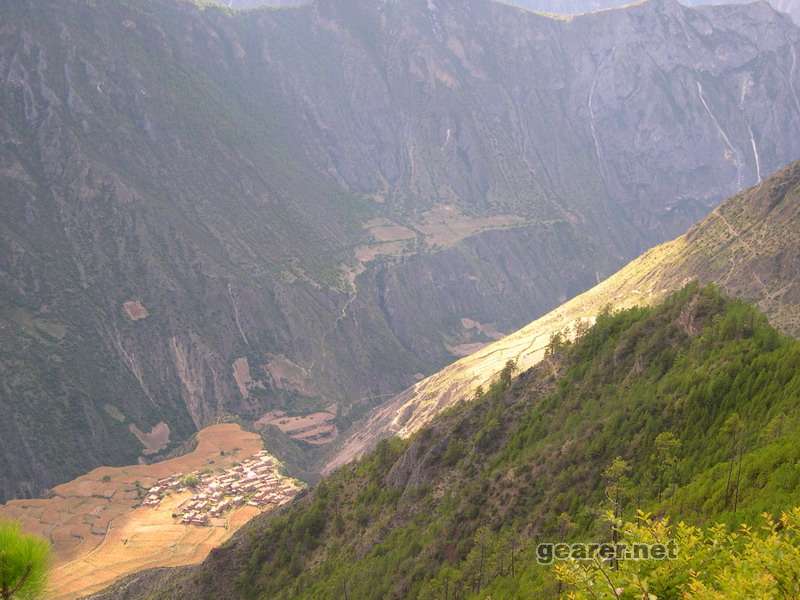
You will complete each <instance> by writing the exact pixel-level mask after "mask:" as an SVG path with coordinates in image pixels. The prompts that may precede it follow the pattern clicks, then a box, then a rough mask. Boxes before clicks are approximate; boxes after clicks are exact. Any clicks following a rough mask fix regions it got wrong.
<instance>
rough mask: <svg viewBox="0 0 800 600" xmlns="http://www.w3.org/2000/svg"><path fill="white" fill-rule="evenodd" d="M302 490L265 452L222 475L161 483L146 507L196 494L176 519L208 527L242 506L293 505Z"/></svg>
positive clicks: (185, 476)
mask: <svg viewBox="0 0 800 600" xmlns="http://www.w3.org/2000/svg"><path fill="white" fill-rule="evenodd" d="M301 489H302V484H301V483H300V482H299V481H297V480H295V479H292V478H289V477H286V476H285V475H282V474H281V472H280V464H279V463H278V461H277V460H276V459H275V458H274V457H272V456H271V455H270V454H269V453H268V452H265V451H262V452H259V453H258V454H256V455H255V456H253V457H252V458H250V459H247V460H245V461H243V462H241V463H239V464H237V465H235V466H233V467H231V468H229V469H225V470H222V471H218V472H205V471H195V472H192V473H188V474H178V475H173V476H171V477H166V478H164V479H160V480H158V481H157V482H156V484H155V485H154V486H153V487H151V488H150V489H149V490H148V491H147V495H146V496H145V498H144V500H143V501H142V505H143V506H150V507H157V506H158V505H159V504H161V502H162V501H163V499H164V498H165V497H166V496H168V495H171V494H173V493H176V494H182V493H186V492H192V496H191V497H190V498H188V499H187V500H186V501H184V502H183V503H182V504H181V505H180V506H178V508H177V509H176V510H175V512H173V514H172V517H173V518H174V519H178V520H179V521H180V522H181V523H183V524H185V525H196V526H208V525H210V524H212V523H211V520H212V519H218V518H221V517H222V516H224V515H225V514H226V513H228V512H229V511H231V510H233V509H235V508H238V507H240V506H252V507H255V508H258V509H260V510H273V509H275V508H278V507H279V506H282V505H284V504H286V503H287V502H289V501H291V500H292V498H294V497H295V496H296V495H297V493H298V492H299V491H300V490H301Z"/></svg>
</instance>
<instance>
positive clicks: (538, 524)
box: [100, 285, 800, 600]
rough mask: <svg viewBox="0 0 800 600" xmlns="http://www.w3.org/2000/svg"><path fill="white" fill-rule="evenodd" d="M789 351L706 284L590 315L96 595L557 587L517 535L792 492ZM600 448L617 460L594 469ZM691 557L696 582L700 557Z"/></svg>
mask: <svg viewBox="0 0 800 600" xmlns="http://www.w3.org/2000/svg"><path fill="white" fill-rule="evenodd" d="M798 365H800V342H798V341H796V340H794V339H792V338H788V337H784V336H781V335H780V334H778V333H777V332H776V331H775V330H774V329H772V328H771V327H770V326H769V325H768V324H767V321H766V318H764V317H763V316H762V315H760V314H759V313H758V312H757V311H756V310H755V309H753V308H752V307H750V306H749V305H746V304H744V303H742V302H739V301H728V300H725V299H724V297H722V296H721V295H720V294H719V292H718V291H717V290H716V289H714V288H705V289H701V288H699V287H698V286H697V285H691V286H689V287H688V288H686V289H684V290H682V291H681V292H680V293H678V294H676V295H674V296H672V297H670V298H668V299H667V300H666V301H665V302H664V303H663V304H661V305H659V306H656V307H654V308H637V309H629V310H627V311H623V312H620V313H616V314H613V315H612V314H609V313H605V314H603V315H601V316H600V317H599V318H598V321H597V323H596V325H595V326H594V327H593V328H592V329H591V330H589V331H587V332H585V333H584V334H583V335H582V336H581V338H580V339H579V340H578V341H577V342H576V343H575V344H563V343H562V344H558V345H554V346H552V347H551V352H550V354H549V356H548V358H547V360H546V361H544V362H543V363H541V364H540V365H539V366H537V367H536V368H534V369H531V370H530V371H527V372H526V373H524V374H522V375H521V376H520V377H519V378H518V379H517V380H516V381H514V380H512V377H511V372H510V371H506V373H505V374H504V377H503V378H501V379H500V380H499V381H498V382H497V383H496V384H495V385H493V386H492V388H490V389H488V390H487V391H486V393H485V394H483V395H481V396H479V397H477V398H476V399H475V400H474V401H473V402H470V403H466V404H464V405H461V406H460V407H459V408H458V409H455V410H451V411H448V412H447V413H445V414H443V415H442V416H441V417H440V418H439V419H437V420H435V421H434V422H433V423H432V424H431V426H430V427H429V428H426V429H423V430H422V431H420V433H419V434H418V435H416V436H414V437H413V438H412V439H411V440H406V441H401V440H399V439H397V438H395V439H394V440H392V441H387V442H384V443H383V444H382V445H381V446H380V447H379V448H378V449H377V450H376V451H374V452H373V453H371V454H370V455H369V456H368V457H367V458H366V459H365V460H363V461H362V462H360V463H357V464H355V465H350V466H347V467H344V468H343V469H341V470H340V471H338V472H337V473H335V474H334V475H333V476H332V477H331V478H329V479H328V480H326V481H325V482H323V483H322V484H320V485H319V486H318V487H317V488H316V489H315V490H314V491H313V492H312V493H310V494H309V495H308V496H306V497H304V498H303V499H301V500H299V501H297V502H296V503H295V504H294V505H293V506H292V507H291V508H290V509H289V510H287V511H286V512H285V513H284V514H281V515H275V516H273V517H270V518H266V519H260V520H259V521H256V522H254V523H253V524H252V526H251V527H249V528H248V530H246V531H244V532H243V535H240V536H238V537H237V538H236V539H235V540H234V542H233V543H231V544H229V545H227V546H226V547H224V548H221V549H220V550H218V551H216V552H214V553H213V554H212V556H211V557H210V558H209V559H208V560H207V562H206V563H204V564H203V565H202V566H201V567H198V568H194V569H187V570H183V571H179V572H173V571H168V572H166V573H164V572H155V573H146V574H143V575H141V576H139V577H136V578H133V579H130V580H128V581H126V582H124V584H122V585H120V586H118V587H116V588H115V589H113V590H110V591H109V592H108V593H106V594H104V595H102V596H100V597H101V598H104V599H110V598H152V599H155V598H171V599H181V598H231V599H234V598H270V599H275V600H277V599H282V598H314V599H322V598H337V599H338V598H344V597H351V598H359V599H365V600H366V599H370V598H375V599H378V598H381V599H384V598H409V599H410V598H431V599H432V598H442V597H444V596H447V597H455V598H487V599H488V598H551V597H558V593H557V592H558V590H559V587H558V586H557V584H556V583H555V582H554V580H553V574H552V571H550V570H549V569H548V568H546V567H542V566H541V565H537V563H536V560H535V558H534V555H533V552H532V550H533V547H534V545H535V544H536V543H537V542H540V541H559V540H563V539H565V538H573V539H579V540H582V541H587V540H598V541H602V540H605V539H608V536H609V531H608V529H607V524H606V523H605V522H604V520H603V519H600V518H598V513H599V512H600V511H602V510H604V509H605V508H610V507H611V506H612V504H611V503H610V502H609V497H610V498H612V499H613V506H614V508H615V510H616V512H617V514H621V515H623V516H624V515H633V513H634V511H635V509H636V508H642V509H646V510H651V511H657V513H658V514H659V515H669V516H671V517H673V518H675V519H677V518H680V519H686V520H688V521H690V522H694V523H699V524H703V523H706V522H711V521H712V520H713V521H722V522H726V523H729V524H734V523H738V522H741V521H751V520H752V519H755V518H756V517H757V515H758V514H760V513H761V512H762V511H768V512H770V513H773V514H774V513H775V512H777V511H781V510H784V509H787V508H790V507H792V506H793V504H792V503H796V502H797V492H798V491H800V475H799V474H798V470H797V466H796V461H797V459H798V456H800V454H798V453H799V452H800V449H798V447H797V444H796V443H795V436H796V435H797V434H798V431H799V430H798V427H800V421H798V418H797V403H798V391H800V371H798V369H797V367H798ZM665 440H668V441H669V443H666V442H665ZM617 457H619V458H617ZM739 457H741V458H739ZM621 461H625V462H621ZM734 463H735V465H734ZM611 464H615V465H618V467H616V468H617V472H619V473H622V474H624V477H621V476H620V475H614V474H613V472H609V471H606V475H604V474H603V473H604V471H605V470H606V467H607V466H609V465H611ZM665 466H666V467H667V468H663V467H665ZM734 466H735V467H736V468H735V471H736V472H738V473H739V475H738V476H736V477H735V478H734V479H732V478H731V477H730V476H729V475H728V474H729V472H731V471H732V470H734V469H733V467H734ZM610 485H614V486H617V489H618V490H619V491H618V492H614V493H613V494H610V493H609V492H608V489H609V486H610ZM796 543H797V541H796V540H795V544H796ZM678 551H679V553H680V552H681V551H683V552H686V551H687V549H686V548H684V549H680V548H679V549H678ZM512 556H515V557H516V558H512ZM679 558H680V561H681V562H679V563H678V565H679V566H678V567H676V571H677V573H676V577H675V579H673V580H672V581H670V582H666V586H665V589H657V588H653V589H652V590H651V591H652V592H653V593H654V594H656V595H657V597H658V598H677V597H684V596H681V595H679V594H678V591H679V586H686V585H687V580H688V578H689V574H688V572H686V570H685V569H684V567H683V566H682V565H685V564H690V561H691V559H692V557H691V556H687V555H681V554H679ZM783 560H784V561H785V562H787V563H791V561H793V560H795V559H794V558H793V557H792V556H785V557H783ZM503 565H505V566H503ZM509 565H514V566H512V567H511V568H509ZM793 566H794V568H795V569H796V568H797V567H798V566H799V565H798V564H797V562H796V560H795V562H794V563H793ZM698 568H699V569H700V570H701V571H700V573H699V574H698V577H699V578H700V579H701V580H703V581H705V583H706V585H709V586H711V588H712V589H713V588H714V587H715V586H716V585H717V584H718V582H717V581H715V580H714V579H713V577H711V576H710V575H708V574H707V573H703V571H704V570H707V569H708V565H707V564H701V565H699V566H698ZM762 585H763V586H764V587H763V588H762V589H764V590H766V589H767V582H766V581H764V582H762ZM445 589H449V592H446V591H445ZM560 591H562V592H565V593H566V592H569V591H571V589H570V588H565V587H561V588H560ZM628 595H630V597H640V596H639V595H633V594H630V592H629V594H628ZM628 595H626V596H622V595H621V594H620V595H619V596H617V597H628ZM595 597H597V598H606V597H613V595H612V596H609V595H608V594H606V593H603V590H602V589H601V590H598V591H597V593H596V595H595ZM686 597H689V598H694V597H726V596H722V595H720V596H702V595H699V596H692V595H689V596H686ZM736 597H737V598H738V597H742V598H745V597H748V596H746V595H743V596H736Z"/></svg>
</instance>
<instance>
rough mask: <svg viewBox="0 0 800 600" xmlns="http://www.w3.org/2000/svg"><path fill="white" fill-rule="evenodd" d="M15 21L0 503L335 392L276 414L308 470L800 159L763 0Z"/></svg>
mask: <svg viewBox="0 0 800 600" xmlns="http://www.w3.org/2000/svg"><path fill="white" fill-rule="evenodd" d="M0 22H1V23H2V25H0V106H2V110H1V111H0V140H1V141H2V144H0V189H1V190H2V192H0V206H1V207H2V211H3V214H4V216H5V218H4V219H3V220H2V222H1V223H0V298H1V299H2V300H1V302H2V305H0V336H1V337H2V344H0V374H2V377H0V381H2V384H1V386H0V407H2V410H3V412H4V414H9V415H11V418H9V419H4V420H3V421H2V423H0V499H3V498H9V497H13V496H26V495H36V494H38V493H40V492H42V491H43V490H44V489H45V488H47V487H48V486H50V485H52V484H53V483H55V482H58V481H63V480H65V479H69V478H71V477H74V476H76V475H77V474H79V473H82V472H85V471H86V470H88V469H89V468H91V467H93V466H96V465H98V464H100V463H106V464H107V463H112V464H121V463H130V462H135V461H136V460H138V459H139V458H140V457H141V455H142V453H143V451H145V450H146V448H147V447H148V446H151V445H153V442H152V439H153V438H151V437H148V436H147V435H144V434H146V433H148V432H150V431H151V429H152V428H153V427H155V426H156V425H158V424H159V423H164V424H166V425H167V426H168V428H169V432H170V436H169V445H168V446H167V448H166V449H165V450H164V451H169V449H170V448H171V447H174V446H175V445H176V444H177V443H179V442H181V441H183V440H185V439H186V438H188V437H189V436H190V435H191V433H193V432H194V431H195V430H196V429H198V428H200V427H203V426H205V425H207V424H209V423H213V422H216V421H217V420H219V419H224V418H231V417H236V418H241V419H243V420H245V421H247V422H252V421H254V420H256V419H259V418H260V417H262V416H263V415H264V414H265V413H266V412H267V411H270V410H274V409H283V410H287V411H289V412H290V413H292V414H309V413H315V414H318V415H323V420H326V425H325V427H324V428H322V429H320V431H319V432H318V436H317V437H316V438H312V439H310V440H308V441H305V442H297V441H295V440H291V439H288V438H286V437H285V436H282V435H281V434H280V433H279V432H277V431H275V430H270V432H269V437H270V439H271V440H272V441H273V442H274V443H279V444H280V445H281V447H282V448H283V449H284V451H285V452H287V453H289V452H293V453H294V455H295V456H298V457H301V458H302V460H307V461H308V465H310V466H313V465H311V462H313V461H317V460H318V459H320V458H322V457H323V456H322V455H324V454H325V453H327V452H328V451H329V448H331V447H333V446H332V444H331V443H332V441H333V440H335V439H336V438H337V432H343V431H347V430H348V429H349V428H350V427H351V425H352V423H353V422H355V421H356V420H358V419H359V418H360V417H362V416H363V415H364V414H366V413H367V412H368V411H369V410H370V409H371V408H372V407H374V406H375V405H377V404H379V403H380V402H381V401H383V400H385V399H387V398H390V397H392V396H393V395H394V394H396V393H398V392H399V391H401V390H403V389H405V388H407V387H408V386H409V385H410V384H412V383H413V382H415V381H417V380H418V379H420V378H422V377H423V376H425V375H428V374H430V373H432V372H434V371H436V370H437V369H439V368H441V367H443V366H445V365H446V364H449V363H450V362H452V361H453V360H454V359H456V358H458V357H459V356H461V355H463V354H465V353H467V352H469V351H470V350H471V349H473V348H474V347H475V345H476V344H482V343H486V342H489V341H492V340H493V339H495V338H496V337H498V336H500V335H502V334H503V333H506V332H509V331H513V330H514V329H516V328H518V327H520V326H522V325H523V324H525V323H527V322H529V321H530V320H531V319H532V318H535V317H536V316H538V315H541V314H543V313H544V312H546V311H547V310H549V309H551V308H553V307H554V306H556V305H558V304H560V303H561V302H563V301H565V300H566V299H568V298H570V297H572V296H574V295H576V294H577V293H579V292H581V291H583V290H585V289H586V288H588V287H590V286H591V285H593V284H595V283H596V282H597V281H598V280H600V279H602V278H604V277H605V276H607V275H609V274H611V273H612V272H614V270H616V269H617V268H618V267H619V266H621V265H622V264H624V263H625V262H626V261H628V260H630V259H631V258H633V257H635V256H636V255H638V254H639V253H640V252H641V251H642V250H643V249H645V248H647V247H649V246H651V245H653V244H655V243H657V242H660V241H663V240H665V239H668V238H670V237H673V236H674V235H677V234H679V233H681V232H683V231H684V230H685V229H686V228H687V227H688V226H689V225H690V224H692V223H694V222H695V221H696V220H697V219H699V218H701V217H702V216H703V215H705V214H706V213H707V212H708V211H709V210H710V209H711V208H712V207H713V206H715V204H716V203H717V202H718V201H719V200H720V199H721V198H723V197H725V196H727V195H730V194H732V193H734V192H736V191H737V190H739V189H741V188H742V187H744V186H747V185H750V184H755V183H757V182H758V181H760V180H761V179H762V178H763V177H765V176H766V175H767V174H768V173H770V172H772V171H774V170H776V169H778V168H779V167H781V166H782V165H784V164H786V163H788V162H789V161H790V160H792V159H794V158H796V157H797V156H798V155H800V135H798V134H799V133H800V101H798V95H797V94H798V84H797V81H796V68H797V65H796V63H797V45H798V41H799V38H800V32H799V31H798V29H797V27H796V26H794V25H793V24H792V23H791V21H790V20H789V19H788V18H786V17H785V16H784V15H782V14H780V13H777V12H775V11H774V10H773V9H771V8H770V7H769V6H768V5H766V4H763V3H762V4H752V5H743V6H725V7H706V8H703V9H690V8H686V7H683V6H681V5H679V4H677V3H675V2H672V1H670V0H654V1H652V2H648V3H645V4H642V5H640V6H636V7H632V8H629V9H626V10H622V11H612V12H608V13H600V14H593V15H586V16H583V17H577V18H575V19H572V20H568V21H565V20H554V19H550V18H546V17H542V16H538V15H534V14H531V13H521V12H520V11H519V10H518V9H515V8H511V7H508V6H504V5H501V4H496V3H491V2H488V1H484V0H468V1H461V0H460V1H455V0H439V1H437V2H435V3H433V2H427V1H423V0H411V1H408V2H375V1H373V0H354V1H348V2H340V1H333V0H323V1H320V2H317V3H315V4H314V5H311V6H306V7H300V8H297V9H293V10H285V11H284V10H279V11H269V10H266V11H257V12H254V13H248V12H246V13H237V12H231V11H228V10H224V9H220V8H215V7H208V6H205V7H198V6H195V5H194V4H191V3H185V2H174V1H169V0H152V1H149V2H144V3H142V2H134V1H127V0H112V1H108V2H102V3H95V2H89V1H87V0H59V1H55V0H47V1H39V0H37V1H33V0H24V1H19V2H12V3H3V5H2V6H0ZM157 431H161V432H162V433H163V431H164V429H163V426H162V427H161V429H159V430H157ZM296 437H297V436H296ZM162 441H163V440H162ZM309 441H310V442H311V443H309ZM159 445H160V444H159ZM157 449H158V448H151V450H153V451H156V450H157ZM155 456H157V454H152V455H150V458H153V457H155ZM298 461H299V462H302V461H301V459H300V458H298Z"/></svg>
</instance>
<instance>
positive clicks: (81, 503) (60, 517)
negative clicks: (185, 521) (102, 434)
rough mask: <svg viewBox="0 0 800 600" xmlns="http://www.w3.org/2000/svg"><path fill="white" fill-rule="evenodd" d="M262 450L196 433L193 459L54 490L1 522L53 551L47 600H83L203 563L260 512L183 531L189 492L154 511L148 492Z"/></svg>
mask: <svg viewBox="0 0 800 600" xmlns="http://www.w3.org/2000/svg"><path fill="white" fill-rule="evenodd" d="M260 450H262V443H261V438H260V437H259V436H258V435H257V434H254V433H250V432H247V431H244V430H243V429H241V427H239V426H238V425H234V424H222V425H214V426H211V427H208V428H206V429H204V430H202V431H201V432H199V433H198V434H197V446H196V448H195V449H194V450H193V451H192V452H190V453H189V454H186V455H184V456H181V457H178V458H174V459H171V460H167V461H164V462H161V463H156V464H152V465H134V466H129V467H119V468H116V467H114V468H112V467H100V468H98V469H95V470H94V471H92V472H90V473H88V474H86V475H84V476H82V477H79V478H77V479H75V480H73V481H71V482H69V483H65V484H63V485H60V486H58V487H56V488H55V489H54V490H53V493H52V496H51V497H49V498H46V499H36V500H14V501H12V502H9V503H8V504H5V505H3V506H0V519H14V520H17V521H19V522H21V523H22V525H23V527H24V529H26V530H27V531H30V532H33V533H37V534H39V535H42V536H44V537H46V538H48V539H49V540H50V541H51V543H52V544H53V552H54V555H55V564H54V568H53V571H52V575H51V580H50V590H49V592H48V594H47V597H48V598H52V599H54V600H67V599H72V598H79V597H81V596H83V595H86V594H88V593H92V592H95V591H99V590H101V589H102V588H104V587H106V586H108V585H109V584H111V583H112V582H113V581H115V580H117V579H119V578H121V577H123V576H125V575H129V574H131V573H133V572H136V571H140V570H142V569H148V568H152V567H162V566H180V565H187V564H193V563H198V562H201V561H202V560H203V559H204V558H205V557H206V556H208V554H209V552H210V551H211V550H212V549H213V548H215V547H216V546H219V545H220V544H222V543H223V542H225V541H226V540H227V539H228V538H230V537H231V535H233V533H234V532H235V531H236V530H237V529H239V528H240V527H241V526H242V525H244V524H245V523H247V521H249V520H250V519H252V518H253V517H254V516H256V515H258V514H259V513H260V512H261V510H260V509H258V508H256V507H253V506H241V507H239V508H236V509H235V510H233V511H232V512H230V513H228V514H227V515H225V516H223V517H220V518H218V519H212V520H211V522H210V525H209V526H208V527H196V526H189V525H182V524H180V523H179V522H178V521H177V520H176V519H174V518H173V516H172V515H173V512H175V510H176V509H177V507H178V506H179V505H180V504H181V503H183V502H184V501H186V500H187V499H188V498H189V497H190V496H191V492H188V491H187V492H183V493H177V494H173V495H170V496H167V497H166V498H165V499H164V500H163V502H161V504H160V505H159V506H157V507H147V506H140V502H141V498H142V497H143V494H144V492H145V491H146V490H147V489H149V488H150V487H151V486H152V485H154V484H155V483H156V481H158V480H159V479H162V478H165V477H169V476H172V475H176V474H182V473H189V472H193V471H197V470H206V469H210V470H214V471H216V470H219V469H225V468H229V467H231V466H233V465H234V464H235V463H238V462H240V461H242V460H244V459H246V458H248V457H251V456H253V455H254V454H256V453H257V452H259V451H260Z"/></svg>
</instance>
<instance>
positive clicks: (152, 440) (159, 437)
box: [128, 421, 170, 456]
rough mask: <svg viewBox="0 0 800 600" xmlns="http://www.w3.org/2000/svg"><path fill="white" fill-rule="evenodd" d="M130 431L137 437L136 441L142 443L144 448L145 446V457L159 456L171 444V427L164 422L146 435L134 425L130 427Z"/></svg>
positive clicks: (143, 452)
mask: <svg viewBox="0 0 800 600" xmlns="http://www.w3.org/2000/svg"><path fill="white" fill-rule="evenodd" d="M128 429H129V430H130V432H131V433H132V434H133V435H135V436H136V439H138V440H139V441H140V442H141V443H142V446H144V450H143V451H142V454H144V455H145V456H150V455H152V454H158V453H159V452H161V451H162V450H163V449H164V448H166V447H167V444H169V434H170V431H169V425H167V424H166V423H164V422H163V421H162V422H161V423H158V424H157V425H155V426H154V427H153V429H151V430H150V433H145V432H144V431H142V430H141V429H139V428H138V427H137V426H136V425H134V424H133V423H131V424H130V425H129V426H128Z"/></svg>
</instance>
